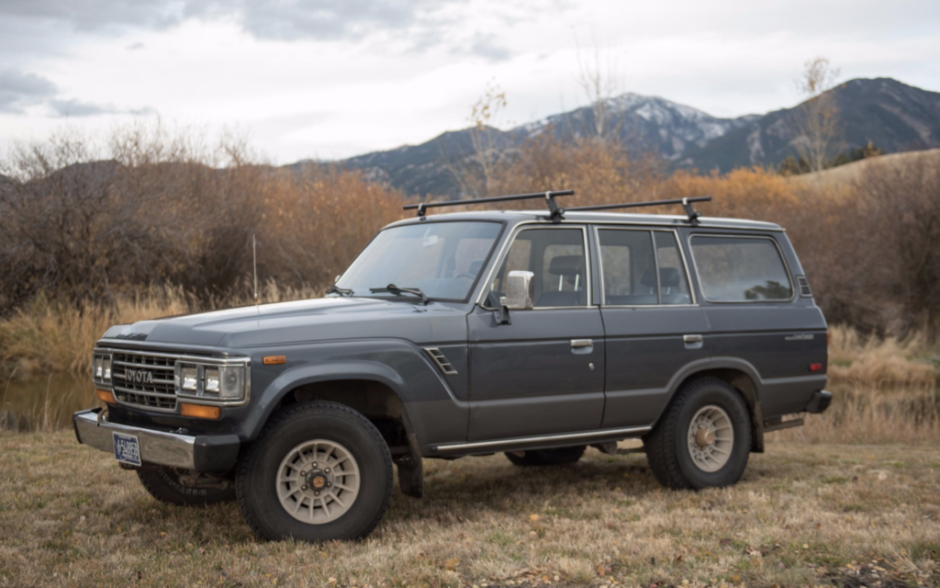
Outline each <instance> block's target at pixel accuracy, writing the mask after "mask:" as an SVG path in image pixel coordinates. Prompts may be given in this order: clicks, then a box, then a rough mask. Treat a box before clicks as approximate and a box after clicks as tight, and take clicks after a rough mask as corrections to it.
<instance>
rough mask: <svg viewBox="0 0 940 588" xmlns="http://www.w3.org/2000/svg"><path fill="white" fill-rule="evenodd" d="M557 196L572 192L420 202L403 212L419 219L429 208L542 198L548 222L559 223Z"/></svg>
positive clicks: (572, 194)
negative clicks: (412, 212)
mask: <svg viewBox="0 0 940 588" xmlns="http://www.w3.org/2000/svg"><path fill="white" fill-rule="evenodd" d="M559 196H574V190H556V191H554V192H552V191H548V192H534V193H532V194H514V195H512V196H491V197H489V198H470V199H468V200H445V201H443V202H421V203H420V204H406V205H405V206H404V210H417V211H418V216H419V217H422V218H423V217H424V216H425V214H427V209H429V208H439V207H441V206H462V205H465V204H485V203H487V202H509V201H511V200H534V199H535V198H544V199H545V203H546V204H547V205H548V213H549V214H548V217H547V218H548V220H551V221H554V222H556V223H557V222H560V221H561V219H562V217H563V216H564V214H565V209H564V208H560V207H559V206H558V203H557V202H555V198H558V197H559Z"/></svg>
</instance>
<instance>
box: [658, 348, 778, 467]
mask: <svg viewBox="0 0 940 588" xmlns="http://www.w3.org/2000/svg"><path fill="white" fill-rule="evenodd" d="M707 377H713V378H718V379H720V380H724V381H725V382H727V383H728V384H729V385H731V387H732V388H734V390H735V391H736V392H737V393H738V394H739V395H740V396H741V398H742V399H743V400H744V402H745V404H746V405H747V409H748V413H749V414H750V417H751V451H752V452H753V453H763V452H764V417H763V412H762V411H761V403H760V386H761V378H760V376H759V374H758V372H757V369H756V368H754V366H753V365H751V364H750V363H748V362H746V361H743V360H740V359H737V358H713V359H712V361H710V362H708V363H705V364H699V365H697V366H695V367H693V368H691V369H689V370H688V371H686V372H685V373H683V374H681V375H680V376H679V377H678V378H677V379H676V380H677V381H676V383H675V385H673V386H672V390H671V391H670V394H669V402H667V403H666V406H665V407H664V408H663V412H664V413H665V411H666V408H668V406H669V404H670V403H671V402H672V400H673V398H674V397H675V395H676V393H677V392H678V391H679V390H681V389H682V388H683V386H685V385H686V384H688V383H689V382H691V381H693V380H697V379H699V378H707Z"/></svg>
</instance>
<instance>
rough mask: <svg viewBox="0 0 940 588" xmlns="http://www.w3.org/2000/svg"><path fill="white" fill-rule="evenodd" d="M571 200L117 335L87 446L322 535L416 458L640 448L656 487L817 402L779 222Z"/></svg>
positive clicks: (743, 459) (365, 515)
mask: <svg viewBox="0 0 940 588" xmlns="http://www.w3.org/2000/svg"><path fill="white" fill-rule="evenodd" d="M566 194H569V193H568V192H561V193H547V194H526V195H521V196H517V197H499V198H491V199H484V200H477V201H474V203H479V202H486V201H500V200H511V199H529V198H536V197H537V198H542V199H544V200H545V201H546V202H547V204H548V212H547V213H546V212H541V211H489V212H458V213H449V214H440V215H434V216H430V217H429V216H427V214H426V213H427V209H428V208H430V207H433V206H438V205H451V204H454V203H433V204H421V205H417V206H412V208H415V207H417V208H418V216H417V217H416V218H414V219H411V220H405V221H401V222H397V223H394V224H391V225H389V226H387V227H385V228H384V229H383V230H382V231H381V232H379V234H378V235H377V236H376V237H375V238H374V239H373V240H372V242H371V243H369V245H368V246H367V247H366V248H365V249H364V250H363V252H362V253H361V254H360V255H359V257H358V258H357V259H356V260H355V262H354V263H353V264H352V265H351V266H350V267H349V269H347V270H346V272H345V273H343V274H342V276H341V277H340V278H339V279H338V280H337V282H336V284H335V285H334V286H333V287H332V288H330V290H329V291H328V294H327V296H326V297H325V298H322V299H317V300H303V301H297V302H286V303H280V304H266V305H260V306H250V307H245V308H235V309H230V310H222V311H217V312H208V313H203V314H195V315H189V316H179V317H171V318H166V319H159V320H148V321H142V322H138V323H135V324H132V325H119V326H115V327H112V328H111V329H109V330H108V331H107V332H106V333H105V334H104V336H103V337H102V338H101V339H100V340H99V341H98V343H97V347H96V349H95V351H94V360H93V379H94V382H95V384H96V387H97V389H98V396H99V398H101V399H102V400H103V401H104V403H105V406H104V408H101V409H98V408H96V409H92V410H87V411H81V412H78V413H76V414H75V416H74V424H75V432H76V435H77V437H78V440H79V442H81V443H84V444H86V445H89V446H92V447H95V448H97V449H100V450H104V451H108V452H113V454H114V456H115V458H116V460H117V461H118V462H119V463H120V464H121V466H122V467H124V468H127V469H133V470H134V471H136V473H137V475H138V476H139V478H140V481H141V482H142V483H143V485H144V487H145V488H146V489H147V490H148V492H149V493H150V494H152V495H153V496H154V497H155V498H157V499H158V500H162V501H165V502H168V503H172V504H181V505H189V504H205V503H210V502H217V501H224V500H237V501H238V503H239V506H240V507H241V510H242V511H243V513H244V515H245V518H246V519H247V521H248V523H249V524H250V525H251V527H252V528H253V529H254V530H255V531H256V532H257V533H258V534H259V535H260V536H262V537H264V538H268V539H282V538H287V537H293V538H295V539H298V540H305V541H324V540H332V539H354V538H360V537H364V536H365V535H367V534H368V533H369V532H370V531H371V530H372V529H373V528H375V526H376V525H377V524H378V523H379V521H380V519H381V518H382V515H383V514H384V512H385V510H386V508H387V507H388V504H389V500H390V498H391V493H392V486H393V468H392V464H395V465H396V466H397V470H398V482H399V487H400V488H401V491H402V492H403V493H404V494H406V495H409V496H415V497H420V496H422V494H423V476H422V459H423V458H444V459H452V458H456V457H462V456H468V455H488V454H492V453H495V452H502V453H505V455H506V457H507V458H508V459H509V460H510V461H511V462H512V463H513V464H515V465H518V466H524V467H525V466H553V465H559V464H572V463H574V462H577V461H578V459H579V458H580V457H581V455H582V454H583V453H584V451H585V449H586V447H587V446H589V445H590V446H593V447H596V448H597V449H599V450H600V451H603V452H606V453H613V454H615V453H618V448H617V442H618V441H620V440H623V439H631V438H638V439H642V440H643V446H644V451H645V453H646V455H647V458H648V460H649V464H650V468H651V469H652V471H653V474H654V475H655V476H656V478H657V479H658V480H659V481H660V482H661V483H662V484H664V485H665V486H667V487H670V488H678V489H698V488H707V487H713V486H725V485H729V484H734V483H735V482H737V481H738V480H739V479H740V477H741V475H742V473H743V472H744V469H745V467H746V465H747V460H748V456H749V453H750V452H761V451H763V447H764V435H765V433H768V432H770V431H773V430H779V429H782V428H786V427H791V426H798V425H800V424H802V422H803V421H802V419H800V418H798V417H796V418H789V419H788V420H785V419H784V417H785V416H787V415H794V414H795V413H801V412H810V413H819V412H822V411H823V410H825V409H826V408H827V406H828V405H829V402H830V399H831V394H830V393H829V392H826V391H825V390H824V387H825V384H826V367H827V365H826V364H827V358H828V351H827V348H828V345H827V329H826V322H825V319H824V318H823V315H822V313H821V312H820V310H819V308H818V307H817V306H816V305H815V303H814V302H813V297H812V293H811V291H810V289H809V285H808V283H807V281H806V277H805V276H804V274H803V269H802V268H801V267H800V262H799V260H798V259H797V257H796V254H795V253H794V251H793V248H792V247H791V245H790V242H789V240H788V239H787V236H786V233H785V232H784V231H783V229H781V228H780V227H779V226H777V225H775V224H770V223H764V222H754V221H743V220H733V219H720V218H700V217H699V214H698V213H697V212H695V211H694V210H693V209H692V206H691V204H690V202H691V201H695V200H703V199H689V200H688V201H683V202H681V203H682V204H684V205H685V208H686V213H687V214H686V215H682V216H664V215H641V214H622V213H610V212H598V210H599V209H608V208H611V209H612V208H615V207H612V206H605V207H585V208H584V209H568V210H565V209H562V208H560V207H559V206H558V205H557V204H556V202H555V198H557V197H559V196H564V195H566ZM669 202H672V201H669ZM669 202H667V203H669ZM458 204H459V203H458ZM652 204H662V202H658V203H652ZM627 206H628V205H624V207H627ZM629 206H636V205H635V204H632V205H629Z"/></svg>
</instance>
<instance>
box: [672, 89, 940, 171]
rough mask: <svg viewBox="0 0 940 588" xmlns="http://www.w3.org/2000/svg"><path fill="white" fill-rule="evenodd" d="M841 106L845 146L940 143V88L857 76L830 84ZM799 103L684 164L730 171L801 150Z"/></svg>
mask: <svg viewBox="0 0 940 588" xmlns="http://www.w3.org/2000/svg"><path fill="white" fill-rule="evenodd" d="M830 92H832V93H833V94H835V97H836V103H837V104H838V106H839V119H840V123H841V127H842V139H843V142H844V145H843V149H842V150H843V151H847V150H849V149H855V148H859V147H863V146H864V145H866V144H867V143H868V142H869V141H870V142H872V143H873V144H875V145H876V146H878V147H879V148H880V149H882V150H883V151H885V152H886V153H896V152H899V151H904V150H911V149H928V148H931V147H937V146H940V93H937V92H928V91H926V90H921V89H920V88H915V87H913V86H908V85H905V84H902V83H901V82H898V81H897V80H892V79H890V78H878V79H874V80H864V79H858V80H852V81H849V82H846V83H844V84H842V85H840V86H838V87H837V88H834V89H832V90H830ZM799 113H800V110H799V106H796V107H794V108H787V109H783V110H777V111H774V112H771V113H769V114H766V115H764V116H762V117H760V118H758V119H757V120H754V121H752V122H751V123H750V124H748V125H745V126H742V127H740V128H738V129H734V130H732V131H729V132H728V133H726V134H724V135H722V136H721V137H718V138H716V139H715V140H713V141H710V142H708V143H707V144H706V145H705V146H703V147H701V148H699V149H698V150H693V151H690V152H689V154H688V157H687V158H686V159H684V160H683V162H682V163H683V164H684V165H687V166H691V167H696V168H698V169H719V170H721V171H728V170H730V169H733V168H735V167H740V166H742V165H776V164H779V163H780V162H781V161H783V160H784V159H785V158H786V157H787V156H790V155H796V150H795V149H794V148H793V146H792V145H791V143H792V141H793V140H795V139H796V138H797V137H798V136H799V131H798V116H799Z"/></svg>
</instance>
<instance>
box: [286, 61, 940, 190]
mask: <svg viewBox="0 0 940 588" xmlns="http://www.w3.org/2000/svg"><path fill="white" fill-rule="evenodd" d="M829 92H831V93H832V94H833V95H834V98H835V103H836V104H837V105H838V108H839V121H840V126H839V128H840V134H841V148H842V149H841V150H842V151H848V150H850V149H857V148H860V147H864V146H865V145H867V144H868V143H869V142H871V143H873V144H874V145H875V146H876V147H878V148H880V149H881V150H882V151H884V152H885V153H894V152H899V151H907V150H916V149H929V148H932V147H938V146H940V93H938V92H931V91H928V90H922V89H920V88H916V87H914V86H909V85H906V84H903V83H901V82H899V81H897V80H894V79H891V78H876V79H854V80H851V81H848V82H845V83H842V84H840V85H838V86H837V87H835V88H833V89H831V90H829ZM604 110H605V112H606V113H607V116H606V117H605V125H606V127H607V128H609V129H613V136H614V137H616V138H617V139H618V140H619V141H621V143H622V144H623V145H624V146H626V147H627V148H628V149H631V150H635V151H646V152H649V151H653V152H656V153H658V154H659V156H660V157H662V158H663V159H664V160H666V161H667V162H669V163H670V165H671V166H673V167H674V168H695V169H698V170H700V171H710V170H718V171H721V172H726V171H729V170H731V169H733V168H736V167H741V166H751V165H764V166H775V165H779V164H780V163H781V162H782V161H783V160H784V159H785V158H786V157H788V156H791V155H794V156H795V155H796V154H797V153H796V150H795V148H794V147H793V143H794V141H795V140H796V139H798V138H799V137H800V132H799V124H798V123H799V117H800V113H801V110H800V105H797V106H795V107H793V108H784V109H781V110H776V111H774V112H770V113H767V114H763V115H759V114H749V115H745V116H740V117H737V118H720V117H715V116H712V115H710V114H708V113H706V112H703V111H701V110H698V109H696V108H693V107H691V106H686V105H683V104H677V103H675V102H672V101H670V100H666V99H664V98H659V97H655V96H641V95H639V94H632V93H629V94H623V95H621V96H618V97H615V98H611V99H609V100H607V101H605V103H604ZM594 112H595V109H592V108H591V107H590V106H585V107H581V108H578V109H575V110H572V111H569V112H564V113H560V114H556V115H552V116H549V117H547V118H545V119H542V120H539V121H534V122H530V123H527V124H524V125H520V126H517V127H515V128H512V129H509V130H505V131H503V130H499V129H493V128H487V129H486V132H487V133H488V134H489V135H488V139H489V140H490V142H491V143H492V144H494V145H496V146H497V147H498V148H499V149H505V150H509V151H513V150H515V149H517V148H518V147H519V146H520V145H521V144H522V143H523V142H524V141H525V140H526V139H529V138H531V137H534V136H537V135H539V134H542V133H545V132H551V133H553V134H554V135H555V137H556V138H557V139H560V140H562V141H574V140H576V139H577V138H578V137H582V136H585V135H591V134H593V129H594V128H595V124H594ZM471 132H472V130H471V129H463V130H459V131H448V132H445V133H443V134H441V135H439V136H437V137H435V138H433V139H431V140H430V141H427V142H425V143H422V144H420V145H405V146H402V147H398V148H397V149H391V150H388V151H376V152H373V153H366V154H364V155H358V156H355V157H351V158H348V159H345V160H341V161H339V162H337V163H339V164H340V165H341V166H343V167H345V168H347V169H356V170H361V171H363V172H364V173H365V174H366V176H367V177H368V178H369V179H371V180H373V181H378V182H382V183H385V184H387V185H389V186H391V187H393V188H396V189H398V190H401V191H402V192H404V193H406V194H410V195H419V196H425V195H428V194H433V195H449V196H451V197H458V196H460V188H459V186H458V184H457V182H456V180H455V179H454V176H453V173H452V172H451V169H452V166H453V165H454V164H455V163H457V164H459V162H460V161H461V160H464V159H466V158H468V157H470V156H471V155H472V154H473V146H472V143H471ZM307 163H309V161H307V160H304V161H299V162H297V163H294V164H291V165H290V166H289V167H292V168H298V167H301V166H303V165H306V164H307Z"/></svg>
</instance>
